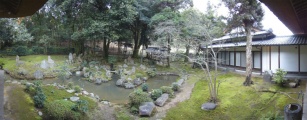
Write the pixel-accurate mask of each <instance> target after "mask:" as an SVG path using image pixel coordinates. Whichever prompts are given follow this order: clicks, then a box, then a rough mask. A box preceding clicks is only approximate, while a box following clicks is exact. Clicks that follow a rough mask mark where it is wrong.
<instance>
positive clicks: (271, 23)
mask: <svg viewBox="0 0 307 120" xmlns="http://www.w3.org/2000/svg"><path fill="white" fill-rule="evenodd" d="M208 1H210V3H212V4H214V5H218V4H221V0H193V3H194V8H196V9H198V10H200V11H201V12H205V11H206V8H207V3H208ZM261 4H262V3H261ZM262 8H263V9H264V17H263V20H262V25H263V29H265V30H268V29H270V28H271V29H272V30H273V33H274V34H275V35H277V36H287V35H293V33H292V32H291V31H290V30H289V29H288V28H287V27H286V26H285V25H284V24H283V23H282V22H281V21H280V20H279V19H278V18H277V17H276V16H275V15H274V14H273V13H272V12H271V11H270V9H269V8H268V7H266V6H265V5H264V4H262ZM217 14H218V15H224V16H227V14H228V9H227V8H226V7H225V6H224V5H222V6H221V7H219V8H218V9H217Z"/></svg>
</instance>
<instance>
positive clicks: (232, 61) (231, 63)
mask: <svg viewBox="0 0 307 120" xmlns="http://www.w3.org/2000/svg"><path fill="white" fill-rule="evenodd" d="M234 53H235V52H230V65H235V54H234Z"/></svg>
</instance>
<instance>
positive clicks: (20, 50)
mask: <svg viewBox="0 0 307 120" xmlns="http://www.w3.org/2000/svg"><path fill="white" fill-rule="evenodd" d="M15 53H16V54H18V55H20V56H24V55H28V48H27V46H17V47H16V48H15Z"/></svg>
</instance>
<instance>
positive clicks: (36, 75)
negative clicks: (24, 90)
mask: <svg viewBox="0 0 307 120" xmlns="http://www.w3.org/2000/svg"><path fill="white" fill-rule="evenodd" d="M34 78H35V79H43V78H44V73H43V72H42V71H40V70H36V71H35V72H34Z"/></svg>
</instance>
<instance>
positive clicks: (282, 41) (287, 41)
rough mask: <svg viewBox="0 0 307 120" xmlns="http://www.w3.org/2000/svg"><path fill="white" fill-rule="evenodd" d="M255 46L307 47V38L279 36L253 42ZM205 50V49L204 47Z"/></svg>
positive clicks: (238, 44)
mask: <svg viewBox="0 0 307 120" xmlns="http://www.w3.org/2000/svg"><path fill="white" fill-rule="evenodd" d="M245 45H246V42H233V43H224V44H215V45H212V47H213V48H219V47H240V46H245ZM252 45H253V46H271V45H307V36H278V37H274V38H272V39H268V40H258V41H253V42H252ZM202 48H205V47H202Z"/></svg>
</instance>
